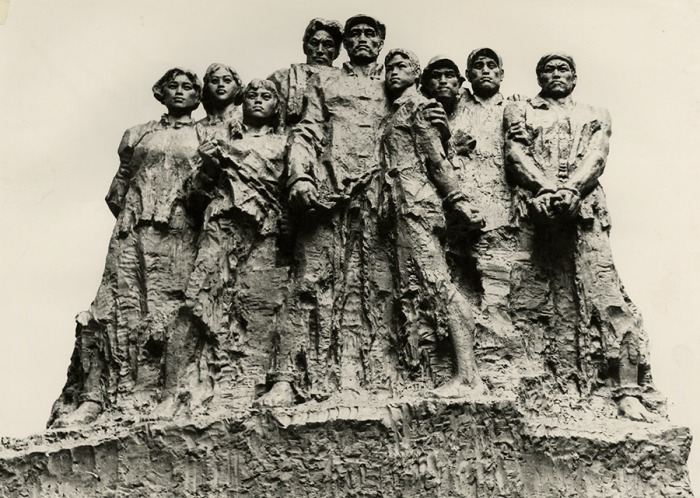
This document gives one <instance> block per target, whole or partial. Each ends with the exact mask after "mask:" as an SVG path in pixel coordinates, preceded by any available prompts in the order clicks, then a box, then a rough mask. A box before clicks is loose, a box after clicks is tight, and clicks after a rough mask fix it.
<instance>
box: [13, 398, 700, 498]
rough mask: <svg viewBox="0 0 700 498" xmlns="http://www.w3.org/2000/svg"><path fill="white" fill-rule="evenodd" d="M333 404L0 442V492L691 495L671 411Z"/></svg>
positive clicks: (423, 402) (507, 402)
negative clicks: (667, 416)
mask: <svg viewBox="0 0 700 498" xmlns="http://www.w3.org/2000/svg"><path fill="white" fill-rule="evenodd" d="M324 405H325V404H324V403H320V404H318V403H307V404H304V405H300V406H297V407H295V408H294V409H293V410H291V409H290V410H286V409H271V410H267V409H265V410H250V411H248V412H244V413H239V414H236V415H232V416H231V417H230V418H220V417H219V418H211V419H204V418H201V419H198V420H196V421H194V422H193V421H192V420H189V421H188V420H186V419H183V420H175V421H170V422H144V421H131V422H127V423H123V422H122V423H121V425H118V424H117V425H110V426H102V425H99V424H95V425H93V426H89V427H84V428H81V429H76V430H49V431H47V432H45V433H43V434H40V435H37V436H33V437H30V438H28V439H22V440H9V439H7V438H5V439H3V449H2V451H1V452H0V493H1V494H0V496H2V497H4V498H11V497H12V498H14V497H32V498H44V497H46V498H48V497H57V496H61V497H76V498H77V497H81V498H82V497H129V498H137V497H148V498H161V497H162V498H165V497H168V498H170V497H208V498H209V497H211V498H213V497H256V498H258V497H266V498H271V497H346V496H357V497H360V496H362V497H370V496H371V497H404V498H408V497H470V498H472V497H473V498H475V497H480V498H481V497H484V498H485V497H489V498H491V497H522V498H554V497H557V498H560V497H567V498H572V497H601V498H603V497H606V498H608V497H610V498H612V497H616V498H617V497H624V498H638V497H654V498H658V497H676V496H678V497H690V496H692V492H691V490H690V483H689V479H688V473H687V470H686V466H685V465H686V460H687V458H688V454H689V451H690V443H691V436H690V434H689V431H688V429H686V428H681V427H675V426H673V425H671V424H670V423H668V422H667V421H660V422H657V423H653V424H647V423H641V422H631V421H629V420H623V419H617V418H611V417H607V418H603V417H600V416H594V415H592V413H593V412H592V411H588V410H583V411H582V412H581V413H576V411H575V410H573V411H571V412H570V413H559V414H558V415H557V416H556V417H555V416H542V415H540V416H533V415H531V414H527V413H526V411H528V412H529V411H530V410H523V409H521V408H519V406H520V403H518V402H517V401H516V400H515V399H497V398H493V397H483V398H477V399H451V400H437V399H425V398H402V399H398V400H397V399H393V400H389V401H384V402H370V403H367V404H365V405H363V406H352V405H350V404H349V405H348V406H341V405H338V404H337V403H335V406H330V405H329V406H324ZM355 405H357V403H355Z"/></svg>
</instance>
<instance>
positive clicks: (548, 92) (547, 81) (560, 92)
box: [537, 59, 576, 98]
mask: <svg viewBox="0 0 700 498" xmlns="http://www.w3.org/2000/svg"><path fill="white" fill-rule="evenodd" d="M537 82H538V83H539V84H540V87H541V88H542V93H543V94H544V95H545V96H547V97H554V98H563V97H566V96H568V95H569V94H570V93H571V92H573V91H574V87H575V86H576V74H574V72H573V70H572V69H571V66H570V65H569V63H568V62H566V61H565V60H562V59H552V60H551V61H549V62H547V64H545V65H544V68H542V71H540V74H538V75H537Z"/></svg>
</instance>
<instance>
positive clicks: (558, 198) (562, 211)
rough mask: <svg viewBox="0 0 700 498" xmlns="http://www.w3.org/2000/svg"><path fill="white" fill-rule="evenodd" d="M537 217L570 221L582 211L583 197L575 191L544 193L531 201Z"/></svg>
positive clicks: (562, 190)
mask: <svg viewBox="0 0 700 498" xmlns="http://www.w3.org/2000/svg"><path fill="white" fill-rule="evenodd" d="M530 205H531V206H532V208H533V210H534V212H535V215H536V216H538V217H540V218H544V219H546V220H551V221H553V220H570V219H573V218H574V217H576V215H578V213H579V211H580V209H581V196H580V195H579V193H578V192H577V191H576V190H574V189H567V188H560V189H559V190H557V191H556V192H552V191H547V192H544V193H542V194H540V195H538V196H537V197H535V198H534V199H532V200H531V201H530Z"/></svg>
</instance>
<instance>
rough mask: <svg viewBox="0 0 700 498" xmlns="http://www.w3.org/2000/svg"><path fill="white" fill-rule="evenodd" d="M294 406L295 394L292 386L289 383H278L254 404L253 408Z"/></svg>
mask: <svg viewBox="0 0 700 498" xmlns="http://www.w3.org/2000/svg"><path fill="white" fill-rule="evenodd" d="M293 404H294V392H293V391H292V385H291V384H290V383H289V382H287V381H283V380H281V381H278V382H275V384H274V385H273V386H272V389H270V390H269V391H268V392H266V393H265V394H263V395H262V396H260V397H259V398H258V399H256V400H255V401H254V402H253V406H267V407H271V406H292V405H293Z"/></svg>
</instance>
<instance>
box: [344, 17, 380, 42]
mask: <svg viewBox="0 0 700 498" xmlns="http://www.w3.org/2000/svg"><path fill="white" fill-rule="evenodd" d="M358 24H368V25H370V26H372V27H373V28H374V29H376V30H377V32H378V33H379V37H380V38H381V39H382V40H385V39H386V26H385V25H384V24H382V23H381V22H380V21H379V19H376V18H374V17H371V16H366V15H364V14H357V15H356V16H352V17H351V18H350V19H348V20H347V21H345V32H344V35H343V36H344V37H347V35H348V33H349V32H350V29H352V28H353V27H354V26H357V25H358Z"/></svg>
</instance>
